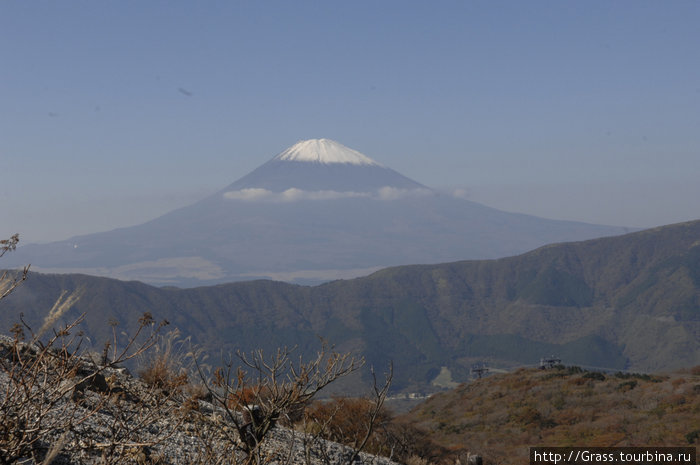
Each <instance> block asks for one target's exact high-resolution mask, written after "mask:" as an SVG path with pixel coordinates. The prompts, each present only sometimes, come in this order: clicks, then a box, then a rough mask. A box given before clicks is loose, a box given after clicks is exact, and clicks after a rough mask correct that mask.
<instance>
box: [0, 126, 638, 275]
mask: <svg viewBox="0 0 700 465" xmlns="http://www.w3.org/2000/svg"><path fill="white" fill-rule="evenodd" d="M624 232H626V230H625V229H623V228H619V227H612V226H601V225H592V224H586V223H578V222H570V221H556V220H548V219H542V218H537V217H534V216H528V215H523V214H514V213H507V212H503V211H499V210H496V209H493V208H490V207H487V206H484V205H480V204H477V203H474V202H471V201H468V200H465V199H463V198H458V197H454V196H452V195H448V194H443V193H440V192H438V191H435V190H433V189H431V188H429V187H426V186H424V185H422V184H420V183H419V182H416V181H414V180H412V179H409V178H407V177H405V176H403V175H401V174H400V173H398V172H396V171H394V170H392V169H390V168H388V167H385V166H383V165H381V164H380V163H378V162H376V161H374V160H372V159H371V158H369V157H367V156H365V155H363V154H361V153H360V152H357V151H355V150H352V149H350V148H348V147H345V146H343V145H342V144H340V143H338V142H335V141H332V140H328V139H313V140H306V141H301V142H298V143H297V144H295V145H293V146H292V147H290V148H288V149H286V150H284V151H283V152H281V153H280V154H279V155H277V156H275V157H274V158H272V159H271V160H269V161H268V162H266V163H264V164H263V165H261V166H260V167H258V168H257V169H255V170H253V171H252V172H251V173H249V174H247V175H246V176H244V177H242V178H240V179H239V180H237V181H235V182H234V183H232V184H230V185H229V186H227V187H225V188H224V189H222V190H220V191H218V192H216V193H215V194H213V195H211V196H209V197H207V198H204V199H202V200H201V201H199V202H197V203H195V204H192V205H189V206H186V207H183V208H180V209H177V210H174V211H171V212H169V213H167V214H165V215H163V216H161V217H158V218H156V219H153V220H151V221H149V222H146V223H143V224H141V225H137V226H132V227H128V228H120V229H115V230H112V231H108V232H101V233H96V234H88V235H83V236H76V237H73V238H70V239H68V240H63V241H59V242H53V243H49V244H40V245H37V244H30V245H27V246H23V247H20V248H18V249H17V251H16V252H15V253H13V254H11V255H7V256H5V257H3V261H4V263H3V266H7V265H10V266H19V265H22V264H26V263H31V264H32V268H33V269H34V270H36V271H43V272H62V273H63V272H78V273H85V274H93V275H99V276H109V277H114V278H119V279H133V280H141V281H145V282H148V283H151V284H156V285H177V286H195V285H203V284H215V283H222V282H227V281H236V280H246V279H256V278H270V279H278V280H283V281H291V282H306V283H311V282H320V281H328V280H332V279H339V278H349V277H356V276H360V275H364V274H368V273H370V272H372V271H374V270H377V269H379V268H382V267H388V266H393V265H406V264H417V263H439V262H446V261H456V260H463V259H484V258H499V257H504V256H509V255H516V254H520V253H523V252H526V251H528V250H531V249H533V248H536V247H539V246H542V245H545V244H549V243H553V242H563V241H576V240H583V239H590V238H595V237H601V236H608V235H615V234H622V233H624ZM8 258H9V259H11V260H5V259H8Z"/></svg>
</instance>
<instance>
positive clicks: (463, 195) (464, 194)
mask: <svg viewBox="0 0 700 465" xmlns="http://www.w3.org/2000/svg"><path fill="white" fill-rule="evenodd" d="M452 196H453V197H457V198H458V199H469V198H470V197H471V195H470V193H469V190H468V189H466V188H463V187H458V188H456V189H454V190H453V191H452Z"/></svg>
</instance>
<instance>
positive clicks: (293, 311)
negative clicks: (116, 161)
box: [0, 221, 700, 390]
mask: <svg viewBox="0 0 700 465" xmlns="http://www.w3.org/2000/svg"><path fill="white" fill-rule="evenodd" d="M80 287H84V288H85V295H84V297H83V298H82V299H81V301H80V302H79V303H78V304H77V305H76V308H75V310H74V311H73V313H72V315H73V316H75V315H76V314H77V312H82V311H85V312H87V313H88V316H87V321H86V329H87V332H88V334H91V337H93V340H95V341H104V340H107V339H108V338H109V335H110V328H109V327H108V326H107V325H106V322H107V321H108V320H109V318H115V319H117V320H119V321H121V322H122V324H123V325H124V329H129V327H130V326H131V325H133V324H135V322H136V321H137V320H138V317H139V315H140V314H141V313H142V312H144V311H150V312H152V313H153V314H154V316H155V317H156V318H158V319H160V318H166V319H168V320H169V321H170V322H171V323H173V325H174V326H177V327H179V328H180V330H181V331H183V332H184V333H185V334H189V335H191V336H192V337H193V339H194V340H195V341H197V342H199V343H201V344H203V345H204V346H205V347H207V348H209V349H212V348H213V349H214V350H215V352H217V353H218V352H219V351H220V350H225V351H231V350H235V349H237V348H241V349H244V350H250V349H253V348H257V347H261V348H263V349H265V350H273V349H274V348H276V347H277V346H281V345H290V346H291V345H298V346H299V347H300V350H301V351H305V350H311V349H312V348H314V347H316V346H317V344H318V339H317V337H318V336H323V337H325V338H327V339H328V340H329V341H331V342H332V343H335V344H336V345H337V347H338V348H339V349H340V350H359V351H361V352H362V353H364V354H365V355H366V357H367V359H368V361H369V362H370V363H371V364H373V365H374V366H377V367H379V366H385V364H386V363H387V362H388V360H390V359H391V360H393V361H394V366H395V369H396V377H395V388H396V389H398V390H401V389H404V390H416V389H422V388H425V387H427V386H428V385H429V384H430V382H431V381H432V380H433V379H434V378H435V377H436V376H437V375H438V373H439V372H440V369H441V367H443V366H444V367H448V368H449V370H450V371H451V373H452V376H453V378H455V380H457V381H459V380H463V379H465V378H466V377H467V375H468V372H469V369H470V367H471V365H472V364H473V363H475V362H478V361H483V360H486V361H488V362H489V363H491V364H492V365H494V366H504V367H508V366H516V365H523V364H525V365H531V364H536V363H537V362H538V360H539V358H540V357H543V356H549V355H552V354H554V355H558V356H559V357H561V358H562V360H563V361H564V363H566V364H578V365H585V366H599V367H606V368H611V369H632V370H637V371H658V370H665V369H671V368H677V367H683V366H692V365H697V364H700V221H694V222H689V223H682V224H677V225H671V226H666V227H662V228H656V229H652V230H646V231H641V232H637V233H632V234H627V235H624V236H618V237H611V238H602V239H595V240H589V241H583V242H575V243H566V244H556V245H550V246H546V247H542V248H540V249H537V250H534V251H532V252H529V253H526V254H523V255H520V256H515V257H510V258H504V259H499V260H485V261H462V262H454V263H446V264H440V265H415V266H403V267H395V268H388V269H384V270H381V271H379V272H376V273H374V274H372V275H370V276H367V277H364V278H357V279H352V280H346V281H342V280H341V281H334V282H330V283H326V284H323V285H319V286H314V287H308V286H299V285H292V284H287V283H283V282H274V281H253V282H239V283H232V284H224V285H218V286H212V287H199V288H192V289H172V288H155V287H152V286H148V285H145V284H142V283H138V282H121V281H116V280H112V279H106V278H95V277H89V276H82V275H42V274H37V273H35V274H33V275H32V276H31V277H30V279H29V280H28V281H27V282H26V283H24V285H22V286H21V287H20V288H19V289H18V290H17V291H16V292H15V293H14V294H13V295H12V296H10V298H8V299H5V300H3V302H2V305H3V307H4V311H3V312H1V313H0V323H1V326H0V328H4V331H7V330H8V329H9V328H10V326H11V323H13V322H15V321H16V320H17V316H18V314H19V312H24V314H25V318H26V319H27V321H28V322H29V323H30V324H33V325H37V324H39V323H40V321H41V318H42V316H43V314H44V313H45V311H46V309H48V308H50V307H51V305H52V304H53V302H54V300H55V299H56V297H57V296H58V295H59V293H60V292H61V291H62V290H63V289H68V290H72V289H77V288H80ZM69 316H70V315H68V316H66V318H68V317H69Z"/></svg>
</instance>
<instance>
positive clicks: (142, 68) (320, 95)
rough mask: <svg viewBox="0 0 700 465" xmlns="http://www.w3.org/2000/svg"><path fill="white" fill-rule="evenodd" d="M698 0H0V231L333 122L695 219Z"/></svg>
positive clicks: (213, 171) (478, 181) (508, 173)
mask: <svg viewBox="0 0 700 465" xmlns="http://www.w3.org/2000/svg"><path fill="white" fill-rule="evenodd" d="M698 24H700V3H698V2H695V1H687V2H685V1H674V2H647V1H615V2H607V1H606V2H598V1H579V2H558V1H532V2H520V1H517V2H516V1H512V2H497V1H488V2H487V1H483V2H476V1H474V2H466V1H459V2H457V1H443V2H411V1H400V2H399V1H381V2H376V1H374V2H365V1H356V2H336V1H327V2H303V1H300V2H288V1H266V2H242V1H236V2H233V1H231V2H229V1H227V2H215V1H212V2H177V1H175V2H172V1H169V2H155V1H153V2H142V1H119V2H88V1H82V2H78V1H66V2H53V1H50V2H49V1H46V2H39V1H25V2H22V1H14V2H12V1H7V2H2V3H0V63H1V65H0V70H1V74H0V102H1V103H0V202H2V206H3V207H2V209H0V236H2V237H6V236H9V235H10V234H12V233H14V232H19V233H20V234H21V237H23V239H24V241H25V242H30V241H48V240H52V239H63V238H66V237H69V236H72V235H75V234H84V233H90V232H97V231H102V230H108V229H113V228H115V227H120V226H129V225H133V224H138V223H140V222H144V221H146V220H148V219H151V218H153V217H155V216H158V215H160V214H163V213H165V212H167V211H169V210H171V209H173V208H176V207H179V206H183V205H186V204H189V203H192V202H194V201H196V200H198V199H200V198H202V197H204V196H206V195H208V194H211V193H213V192H215V191H217V190H219V189H221V188H223V187H224V186H226V185H227V184H229V183H231V182H233V181H234V180H236V179H238V178H239V177H241V176H243V175H245V174H247V173H248V172H249V171H251V170H252V169H254V168H255V167H257V166H258V165H260V164H262V163H263V162H265V161H267V160H268V159H270V158H272V157H273V156H274V155H276V154H277V153H279V152H281V151H282V150H284V149H285V148H286V147H288V146H290V145H292V144H294V143H295V142H296V141H298V140H300V139H308V138H321V137H325V138H330V139H334V140H337V141H338V142H340V143H342V144H344V145H347V146H348V147H351V148H353V149H355V150H358V151H360V152H362V153H364V154H366V155H367V156H369V157H372V158H374V159H375V160H377V161H379V162H380V163H382V164H384V165H387V166H390V167H391V168H394V169H395V170H397V171H399V172H401V173H402V174H404V175H406V176H408V177H410V178H413V179H415V180H417V181H419V182H421V183H423V184H426V185H428V186H431V187H436V188H461V189H464V190H465V192H467V195H468V196H469V198H470V199H472V200H475V201H478V202H481V203H484V204H487V205H491V206H494V207H497V208H501V209H504V210H508V211H518V212H524V213H530V214H535V215H539V216H545V217H549V218H559V219H573V220H580V221H587V222H595V223H607V224H617V225H624V226H634V227H647V226H656V225H661V224H667V223H672V222H677V221H685V220H691V219H698V218H700V202H698V201H697V199H699V198H700V183H698V182H697V179H700V60H699V59H698V57H699V56H700V28H699V27H698Z"/></svg>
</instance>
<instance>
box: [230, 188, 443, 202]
mask: <svg viewBox="0 0 700 465" xmlns="http://www.w3.org/2000/svg"><path fill="white" fill-rule="evenodd" d="M427 195H433V192H432V191H431V190H430V189H399V188H396V187H388V186H386V187H382V188H380V189H378V190H377V191H375V192H355V191H333V190H321V191H305V190H302V189H297V188H296V187H292V188H290V189H287V190H285V191H283V192H273V191H270V190H267V189H261V188H248V189H241V190H237V191H229V192H224V194H223V196H224V198H225V199H229V200H243V201H251V202H252V201H265V202H298V201H300V200H335V199H349V198H362V197H364V198H376V199H379V200H399V199H404V198H408V197H425V196H427Z"/></svg>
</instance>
